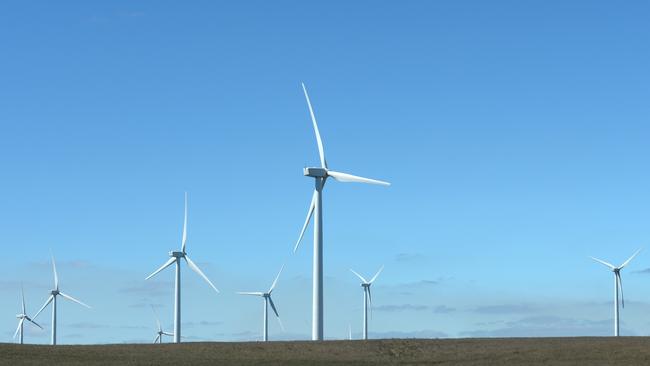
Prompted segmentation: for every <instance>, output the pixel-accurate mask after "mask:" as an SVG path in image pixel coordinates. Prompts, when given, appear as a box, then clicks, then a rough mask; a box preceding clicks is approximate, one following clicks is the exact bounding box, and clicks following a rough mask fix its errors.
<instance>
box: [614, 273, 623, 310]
mask: <svg viewBox="0 0 650 366" xmlns="http://www.w3.org/2000/svg"><path fill="white" fill-rule="evenodd" d="M616 282H618V288H619V289H620V290H621V304H622V305H623V307H625V297H624V296H623V280H622V279H621V274H620V273H619V272H617V273H616Z"/></svg>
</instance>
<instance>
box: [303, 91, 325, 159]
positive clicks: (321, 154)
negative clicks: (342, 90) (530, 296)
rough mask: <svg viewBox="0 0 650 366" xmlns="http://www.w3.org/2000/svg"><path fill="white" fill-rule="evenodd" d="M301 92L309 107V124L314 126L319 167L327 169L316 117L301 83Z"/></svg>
mask: <svg viewBox="0 0 650 366" xmlns="http://www.w3.org/2000/svg"><path fill="white" fill-rule="evenodd" d="M302 90H303V91H304V92H305V99H307V106H308V107H309V115H310V116H311V122H312V124H313V125H314V133H316V142H317V143H318V155H319V156H320V165H321V168H325V169H327V161H326V160H325V150H324V149H323V140H321V138H320V131H319V130H318V123H316V116H314V109H313V108H312V106H311V101H310V100H309V94H307V88H305V83H302Z"/></svg>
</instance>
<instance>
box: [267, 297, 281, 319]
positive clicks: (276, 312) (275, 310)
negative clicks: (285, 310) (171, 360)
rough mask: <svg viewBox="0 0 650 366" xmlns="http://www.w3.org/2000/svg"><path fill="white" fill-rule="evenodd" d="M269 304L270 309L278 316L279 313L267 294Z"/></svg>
mask: <svg viewBox="0 0 650 366" xmlns="http://www.w3.org/2000/svg"><path fill="white" fill-rule="evenodd" d="M269 304H271V309H273V312H274V313H275V316H277V317H278V318H279V317H280V314H278V309H276V308H275V304H274V303H273V299H272V298H271V296H269Z"/></svg>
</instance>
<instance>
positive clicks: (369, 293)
mask: <svg viewBox="0 0 650 366" xmlns="http://www.w3.org/2000/svg"><path fill="white" fill-rule="evenodd" d="M368 300H369V302H370V319H372V292H371V291H370V286H368Z"/></svg>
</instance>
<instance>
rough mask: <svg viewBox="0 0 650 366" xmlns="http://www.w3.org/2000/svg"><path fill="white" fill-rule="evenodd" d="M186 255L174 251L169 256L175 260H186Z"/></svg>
mask: <svg viewBox="0 0 650 366" xmlns="http://www.w3.org/2000/svg"><path fill="white" fill-rule="evenodd" d="M185 255H186V254H185V253H184V252H176V251H173V250H172V251H170V252H169V256H170V257H173V258H184V257H185Z"/></svg>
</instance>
